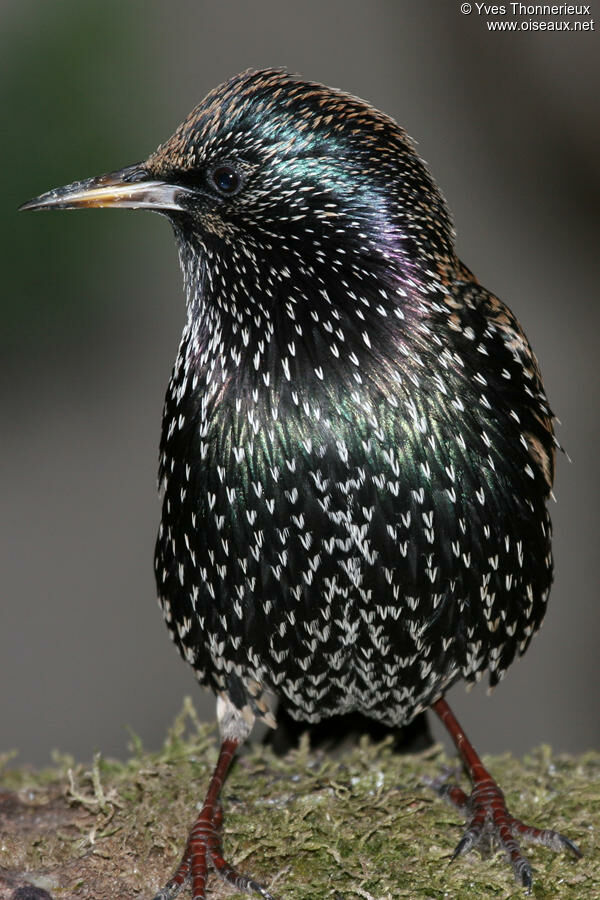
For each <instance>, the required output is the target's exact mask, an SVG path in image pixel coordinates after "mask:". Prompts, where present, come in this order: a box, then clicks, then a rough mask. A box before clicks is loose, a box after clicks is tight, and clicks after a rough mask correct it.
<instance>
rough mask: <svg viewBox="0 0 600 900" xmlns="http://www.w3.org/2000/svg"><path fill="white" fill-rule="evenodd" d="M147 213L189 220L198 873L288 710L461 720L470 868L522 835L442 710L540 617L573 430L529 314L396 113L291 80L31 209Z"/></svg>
mask: <svg viewBox="0 0 600 900" xmlns="http://www.w3.org/2000/svg"><path fill="white" fill-rule="evenodd" d="M82 207H119V208H133V209H138V208H141V209H149V210H152V211H154V212H158V213H160V214H162V215H163V216H166V217H167V219H168V220H169V221H170V224H171V226H172V229H173V232H174V235H175V239H176V243H177V247H178V251H179V259H180V264H181V269H182V273H183V281H184V287H185V298H186V321H185V326H184V328H183V334H182V337H181V343H180V345H179V350H178V353H177V358H176V361H175V364H174V367H173V370H172V375H171V378H170V381H169V385H168V389H167V394H166V399H165V403H164V409H163V417H162V437H161V444H160V462H159V489H160V496H161V498H162V514H161V521H160V526H159V531H158V538H157V543H156V552H155V573H156V582H157V590H158V596H159V602H160V606H161V608H162V611H163V614H164V618H165V621H166V624H167V627H168V630H169V633H170V636H171V638H172V640H173V641H174V643H175V645H176V647H177V649H178V650H179V653H180V654H181V656H182V657H183V659H184V660H186V661H187V662H188V663H189V665H190V666H191V667H192V669H193V670H194V673H195V675H196V677H197V680H198V682H199V683H200V684H201V685H204V686H207V687H209V688H210V689H212V691H213V692H214V694H215V695H216V712H217V719H218V723H219V729H220V741H221V743H220V752H219V756H218V761H217V763H216V766H215V769H214V772H213V774H212V777H211V779H210V782H209V785H208V789H207V793H206V797H205V800H204V804H203V806H202V808H201V811H200V813H199V815H198V817H197V819H196V821H195V823H194V825H193V826H192V829H191V831H190V834H189V838H188V841H187V844H186V845H185V850H184V853H183V856H182V859H181V863H180V864H179V866H178V868H177V869H176V871H175V872H174V874H173V875H172V877H171V878H170V879H169V880H168V881H167V883H166V884H165V886H164V887H163V888H161V889H160V890H159V891H158V893H157V894H156V898H155V900H172V898H174V897H175V896H176V895H177V894H178V892H179V891H180V890H181V888H182V887H184V886H187V885H188V884H190V885H191V888H192V894H193V896H194V898H195V900H200V898H205V897H206V885H207V881H208V879H209V876H210V875H211V874H212V873H213V872H216V873H217V874H218V875H220V876H221V877H222V878H223V879H225V881H226V882H228V883H229V884H230V885H231V886H233V887H234V888H237V889H238V890H242V891H246V892H248V893H255V894H258V895H261V896H262V897H263V898H267V900H273V897H272V894H271V893H270V892H269V891H268V890H267V888H266V887H264V886H263V885H262V884H260V883H258V882H257V881H256V880H254V879H253V878H252V877H251V876H249V875H246V874H243V873H240V872H239V871H237V869H236V868H235V867H234V866H232V865H231V864H230V863H228V862H227V861H226V859H225V856H224V851H223V847H222V839H221V826H222V820H223V810H222V806H221V802H220V794H221V789H222V786H223V782H224V780H225V778H226V775H227V773H228V771H229V769H230V766H231V763H232V760H233V758H234V756H235V753H236V751H237V749H238V748H239V746H240V744H242V742H243V741H244V740H245V739H246V738H247V737H248V735H249V734H250V731H251V729H252V727H253V725H254V723H255V722H256V721H257V720H258V721H261V722H263V723H266V724H267V725H268V726H271V727H274V726H275V724H276V721H275V708H276V707H275V703H276V702H277V703H279V704H280V706H281V708H282V709H283V710H284V711H285V714H286V715H288V716H291V718H293V719H295V720H302V721H305V722H309V723H317V722H320V721H322V720H325V719H328V718H330V717H332V716H336V715H342V714H361V715H364V716H366V717H368V718H370V719H372V720H374V721H375V722H376V723H379V724H381V725H385V726H390V727H400V726H403V725H408V724H409V723H410V722H411V721H413V720H414V719H415V717H417V716H418V715H420V714H421V713H422V712H423V711H424V710H428V709H431V710H433V711H434V712H435V713H436V714H437V715H438V716H439V718H440V719H441V721H442V722H443V723H444V724H445V726H446V728H447V730H448V732H449V734H450V736H451V738H452V740H453V741H454V744H455V745H456V748H457V750H458V753H459V755H460V757H461V759H462V762H463V764H464V766H465V769H466V771H467V773H468V775H469V776H470V779H471V782H472V785H473V789H472V793H471V794H470V796H467V794H466V793H465V792H464V791H462V789H461V788H459V787H457V786H449V785H446V784H444V785H442V786H438V792H439V793H440V794H442V795H444V796H446V797H447V798H448V799H449V800H450V801H451V802H452V803H454V805H455V806H456V807H457V808H458V809H459V810H460V811H461V812H462V814H463V815H464V817H465V819H466V826H465V831H464V834H463V837H462V838H461V840H460V842H459V843H458V846H457V847H456V850H455V851H454V856H455V857H457V856H460V855H461V854H463V853H465V852H467V851H468V850H471V849H472V848H477V847H481V846H483V845H485V844H486V842H487V843H489V842H490V841H491V842H493V843H495V844H497V845H498V846H499V847H500V848H501V849H502V850H504V853H505V855H506V857H507V859H508V860H509V862H510V864H511V865H512V869H513V872H514V875H515V878H516V879H517V881H518V882H520V883H521V884H522V885H523V886H524V887H525V888H526V889H527V890H531V886H532V868H531V865H530V863H529V861H528V860H527V858H526V856H525V855H524V854H523V852H522V849H521V844H522V843H524V842H533V843H538V844H543V845H545V846H547V847H548V848H550V849H552V850H555V851H558V850H567V851H569V852H570V853H571V854H572V855H573V856H574V857H577V858H578V857H580V856H581V852H580V850H579V848H578V847H577V846H576V844H574V843H573V842H572V841H571V840H570V839H569V838H567V837H565V836H564V835H562V834H560V833H558V832H556V831H552V830H547V829H538V828H534V827H531V826H528V825H525V824H524V823H522V822H521V821H520V820H519V819H517V818H514V817H513V816H512V814H511V813H510V812H509V810H508V808H507V805H506V801H505V799H504V795H503V793H502V791H501V789H500V787H499V785H498V784H497V783H496V782H495V780H494V779H493V777H492V775H491V774H490V773H489V772H488V771H487V769H486V768H485V767H484V765H483V763H482V761H481V759H480V757H479V756H478V754H477V752H476V751H475V749H474V747H473V745H472V744H471V743H470V741H469V740H468V738H467V736H466V734H465V732H464V731H463V728H462V726H461V725H460V723H459V722H458V720H457V719H456V717H455V716H454V714H453V712H452V710H451V708H450V706H449V704H448V702H447V700H446V699H445V695H446V692H447V691H448V689H449V688H450V687H451V686H452V685H453V684H455V683H456V682H457V681H460V680H462V681H464V682H466V683H467V684H469V683H473V682H475V681H479V680H481V678H482V677H483V676H484V675H487V678H488V681H489V685H490V687H493V686H494V685H496V684H497V683H498V682H499V681H500V679H501V678H502V677H503V676H504V674H505V672H506V671H507V669H508V668H509V667H510V665H511V663H512V662H513V661H514V659H515V658H517V657H518V656H519V655H521V654H523V653H524V652H525V651H526V649H527V647H528V645H529V643H530V641H531V639H532V637H533V635H534V633H535V632H536V631H537V630H538V628H539V626H540V624H541V622H542V619H543V618H544V614H545V611H546V606H547V600H548V595H549V590H550V586H551V582H552V572H553V560H552V548H551V522H550V518H549V514H548V508H547V507H548V500H549V498H550V497H551V496H552V487H553V479H554V465H555V456H556V451H557V449H558V447H559V445H558V442H557V439H556V437H555V435H554V425H553V423H554V416H553V413H552V411H551V409H550V406H549V402H548V399H547V397H546V393H545V390H544V386H543V382H542V377H541V374H540V368H539V365H538V362H537V359H536V357H535V355H534V353H533V351H532V349H531V346H530V344H529V342H528V340H527V338H526V336H525V334H524V332H523V329H522V327H521V325H520V324H519V322H518V320H517V318H516V317H515V315H514V314H513V313H512V312H511V310H510V309H509V308H508V306H506V305H505V304H504V303H503V302H502V301H501V300H500V299H498V298H497V297H496V296H495V295H494V294H492V293H491V292H490V291H488V290H487V289H486V288H484V287H483V286H482V285H481V284H480V282H479V281H478V280H477V278H476V277H475V275H474V274H473V273H472V272H471V271H470V270H469V269H468V268H467V267H466V266H465V265H464V264H463V263H462V262H461V261H460V259H459V258H458V256H457V253H456V248H455V232H454V225H453V223H452V219H451V215H450V212H449V210H448V207H447V204H446V202H445V200H444V198H443V196H442V193H441V192H440V190H439V188H438V187H437V185H436V183H435V181H434V179H433V177H432V175H431V174H430V172H429V169H428V167H427V166H426V164H425V163H424V162H423V161H422V160H421V159H420V157H419V156H418V154H417V152H416V150H415V147H414V144H413V142H412V140H411V139H410V138H409V137H408V135H407V134H406V133H405V131H404V130H403V129H402V128H401V127H400V126H399V125H398V124H397V123H396V122H395V121H394V120H393V119H392V118H391V117H389V116H388V115H386V114H385V113H383V112H381V111H379V110H377V109H376V108H374V107H373V106H372V105H370V104H369V103H367V102H366V101H364V100H361V99H359V98H357V97H355V96H353V95H351V94H348V93H345V92H343V91H341V90H338V89H334V88H330V87H327V86H325V85H322V84H319V83H316V82H311V81H306V80H303V79H302V78H301V77H299V76H297V75H294V74H292V73H290V72H289V71H288V70H286V69H278V68H271V69H249V70H246V71H244V72H242V73H240V74H238V75H236V76H234V77H232V78H230V79H229V80H228V81H226V82H224V83H223V84H221V85H219V86H218V87H216V88H214V89H213V90H212V91H210V92H209V93H208V95H207V96H206V97H205V99H204V100H203V101H202V102H201V103H200V104H199V105H198V106H196V107H195V108H194V109H193V111H192V112H191V113H190V114H189V115H188V116H187V118H185V120H184V121H183V122H182V124H180V125H179V127H177V129H176V130H175V132H174V133H173V135H172V136H171V137H170V138H169V139H168V140H166V141H165V142H164V143H163V144H161V145H160V146H159V147H158V149H156V150H155V151H154V152H152V153H151V154H150V156H148V157H147V158H146V159H145V160H144V161H143V162H139V163H135V164H134V165H130V166H127V167H126V168H122V169H120V170H118V171H113V172H111V173H109V174H108V175H103V176H99V177H94V178H89V179H86V180H83V181H78V182H74V183H72V184H70V185H67V186H65V187H62V188H57V189H55V190H52V191H48V192H47V193H45V194H42V195H40V196H39V197H37V198H36V199H34V200H32V201H29V202H28V203H26V204H24V205H23V207H22V208H24V209H75V208H82Z"/></svg>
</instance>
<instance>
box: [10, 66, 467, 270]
mask: <svg viewBox="0 0 600 900" xmlns="http://www.w3.org/2000/svg"><path fill="white" fill-rule="evenodd" d="M98 206H113V207H125V208H147V209H151V210H154V211H156V212H160V213H163V214H164V215H166V216H168V217H169V218H170V219H171V221H172V222H173V224H174V226H175V230H176V234H177V236H178V238H179V239H180V241H183V242H197V243H199V244H200V246H206V245H209V246H212V247H214V246H215V244H219V243H221V244H222V243H223V242H225V243H226V244H227V243H229V244H231V243H236V242H237V243H239V242H240V241H241V242H242V243H243V244H244V246H246V247H247V248H248V249H249V250H250V251H251V252H260V250H261V248H265V249H266V250H267V251H268V252H269V254H273V252H275V253H276V254H278V255H281V256H282V257H284V258H285V257H286V256H288V255H289V256H290V257H294V256H295V257H296V258H302V259H303V261H304V262H306V263H308V264H310V263H312V262H317V263H318V261H319V259H321V260H322V261H324V262H325V264H326V265H328V266H329V267H330V268H331V267H333V268H336V267H340V268H341V267H343V266H342V264H343V263H344V262H345V261H344V260H340V259H339V257H342V256H344V255H349V256H351V255H357V256H360V257H362V258H363V261H364V258H367V257H369V256H371V257H374V258H376V257H378V256H379V257H392V258H393V259H396V260H400V261H404V262H405V264H406V265H409V266H411V267H417V268H418V267H419V266H420V265H424V266H425V267H428V268H430V269H431V268H432V267H433V268H435V265H436V262H439V261H440V260H441V261H445V260H447V258H448V257H451V256H452V254H453V248H452V228H451V224H450V220H449V215H448V212H447V210H446V207H445V204H444V202H443V199H442V197H441V196H440V194H439V191H438V189H437V187H436V186H435V184H434V182H433V180H432V179H431V177H430V175H429V173H428V171H427V169H426V167H425V166H424V164H423V163H422V162H421V160H420V159H419V158H418V156H417V155H416V153H415V151H414V148H413V146H412V144H411V142H410V140H409V139H408V138H407V136H406V134H405V133H404V131H402V129H401V128H399V127H398V126H397V125H396V123H395V122H394V121H393V120H392V119H390V118H389V117H388V116H386V115H384V114H383V113H381V112H378V111H377V110H375V109H374V108H373V107H372V106H370V105H369V104H367V103H366V102H364V101H362V100H359V99H357V98H355V97H352V96H350V95H348V94H345V93H342V92H340V91H337V90H334V89H332V88H328V87H324V86H323V85H319V84H315V83H311V82H305V81H301V80H299V79H298V78H296V77H295V76H293V75H290V74H289V73H287V72H285V71H283V70H277V69H267V70H249V71H246V72H243V73H241V74H239V75H237V76H235V77H234V78H232V79H230V80H229V81H227V82H225V83H224V84H222V85H220V86H219V87H217V88H215V89H214V90H213V91H211V92H210V93H209V94H208V96H207V97H206V98H205V99H204V100H203V101H202V103H200V104H199V105H198V106H197V107H196V108H195V109H194V110H192V112H191V113H190V114H189V115H188V116H187V118H186V119H185V120H184V121H183V122H182V124H181V125H180V126H179V127H178V128H177V130H176V131H175V133H174V134H173V135H172V137H171V138H169V140H167V141H166V142H165V143H164V144H162V145H161V146H160V147H159V148H158V149H157V150H156V151H155V152H154V153H152V154H151V155H150V156H149V157H148V159H147V160H145V161H144V162H141V163H138V164H136V165H133V166H128V167H127V168H124V169H121V170H119V171H116V172H112V173H110V174H108V175H102V176H100V177H97V178H91V179H87V180H85V181H80V182H75V183H73V184H70V185H67V186H66V187H62V188H58V189H55V190H52V191H49V192H48V193H46V194H42V195H41V196H40V197H37V198H36V199H35V200H31V201H29V202H28V203H26V204H24V206H23V207H22V208H23V209H56V208H62V209H74V208H81V207H98ZM336 254H337V255H336ZM282 262H285V259H284V260H282Z"/></svg>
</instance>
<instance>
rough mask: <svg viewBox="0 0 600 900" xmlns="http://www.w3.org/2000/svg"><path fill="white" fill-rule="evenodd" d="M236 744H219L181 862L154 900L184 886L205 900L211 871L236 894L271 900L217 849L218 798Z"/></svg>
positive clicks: (220, 812) (220, 815)
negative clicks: (201, 805)
mask: <svg viewBox="0 0 600 900" xmlns="http://www.w3.org/2000/svg"><path fill="white" fill-rule="evenodd" d="M238 744H239V742H238V741H235V740H231V739H226V740H224V741H223V743H222V744H221V751H220V753H219V759H218V760H217V765H216V766H215V770H214V772H213V774H212V778H211V779H210V784H209V786H208V791H207V792H206V798H205V800H204V805H203V807H202V810H201V811H200V815H199V816H198V818H197V819H196V821H195V823H194V825H193V827H192V830H191V831H190V835H189V837H188V842H187V844H186V847H185V851H184V853H183V856H182V858H181V862H180V863H179V866H178V867H177V870H176V872H175V874H174V875H173V877H172V878H171V879H170V881H168V882H167V884H166V885H165V886H164V888H163V889H162V890H160V891H159V892H158V894H156V896H155V897H154V900H173V898H174V897H176V896H177V894H178V893H179V891H180V890H181V888H182V887H183V886H184V885H185V884H187V883H188V882H191V885H192V900H205V898H206V881H207V878H208V875H209V872H210V871H211V870H212V869H214V871H216V872H217V873H218V874H219V875H220V876H221V878H222V879H223V880H224V881H226V882H227V884H229V885H231V887H233V888H235V889H236V890H238V891H246V892H247V893H253V892H254V893H256V894H260V895H261V897H264V898H265V900H274V898H273V897H272V896H271V894H269V893H268V891H266V890H265V889H264V888H263V887H261V885H260V884H257V882H256V881H253V879H252V878H249V877H248V876H247V875H241V874H240V873H239V872H237V871H236V870H235V869H234V868H233V866H230V865H229V863H228V862H226V861H225V859H224V858H223V850H222V847H221V824H222V822H223V810H222V808H221V804H220V801H219V795H220V793H221V788H222V787H223V782H224V781H225V778H226V776H227V772H228V771H229V768H230V766H231V762H232V760H233V756H234V754H235V751H236V750H237V747H238Z"/></svg>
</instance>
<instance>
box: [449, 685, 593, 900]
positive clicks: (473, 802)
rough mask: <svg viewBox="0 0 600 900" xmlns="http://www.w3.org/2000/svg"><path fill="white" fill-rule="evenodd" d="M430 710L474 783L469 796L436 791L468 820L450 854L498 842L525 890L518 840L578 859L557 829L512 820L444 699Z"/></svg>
mask: <svg viewBox="0 0 600 900" xmlns="http://www.w3.org/2000/svg"><path fill="white" fill-rule="evenodd" d="M432 709H434V710H435V712H436V713H437V714H438V716H439V717H440V719H441V720H442V722H443V723H444V725H445V726H446V728H447V729H448V731H449V733H450V736H451V737H452V740H453V741H454V743H455V744H456V748H457V750H458V752H459V753H460V755H461V757H462V761H463V763H464V764H465V767H466V769H467V772H468V773H469V776H470V778H471V781H472V782H473V790H472V791H471V795H470V796H469V797H467V795H466V794H465V792H464V791H462V790H461V789H460V788H459V787H457V786H456V785H442V786H441V787H438V789H437V790H438V793H439V794H440V795H441V796H442V797H446V798H447V799H448V800H450V802H451V803H452V804H453V805H454V806H456V807H457V808H458V809H459V810H460V811H461V812H462V813H464V815H465V816H466V819H467V827H466V830H465V833H464V835H463V837H462V838H461V840H460V841H459V842H458V845H457V847H456V849H455V851H454V853H453V855H452V859H456V857H457V856H460V855H461V854H463V853H467V852H468V851H469V850H471V849H472V848H473V847H476V846H477V845H479V844H483V845H484V846H485V844H486V842H487V843H488V844H489V843H491V844H494V843H497V844H499V845H500V846H501V847H502V848H503V850H504V851H505V852H506V855H507V857H508V859H509V861H510V863H511V865H512V867H513V871H514V873H515V878H516V879H517V881H520V882H521V884H522V885H523V887H525V888H527V890H528V892H529V891H530V889H531V884H532V874H531V866H530V865H529V863H528V861H527V860H526V859H525V857H524V856H523V855H522V854H521V848H520V846H519V840H521V841H525V842H527V843H530V844H543V845H544V846H545V847H549V848H550V849H551V850H557V851H558V850H569V851H570V852H571V853H572V854H573V855H574V856H575V857H577V859H579V858H580V857H581V856H582V853H581V851H580V850H579V848H578V847H577V846H576V845H575V844H574V843H573V841H571V840H569V838H567V837H565V836H564V835H563V834H560V833H559V832H558V831H549V830H548V829H540V828H532V827H531V826H529V825H524V824H523V822H521V821H520V820H519V819H514V818H513V817H512V816H511V815H510V813H509V812H508V809H507V808H506V803H505V800H504V794H503V793H502V791H501V790H500V788H499V787H498V785H497V784H496V782H495V781H494V779H493V778H492V776H491V775H490V773H489V772H488V771H487V769H486V768H485V767H484V765H483V763H482V762H481V760H480V758H479V756H478V755H477V753H476V752H475V750H474V748H473V746H472V745H471V743H470V741H469V739H468V738H467V736H466V735H465V733H464V731H463V730H462V728H461V726H460V724H459V723H458V721H457V719H456V718H455V716H454V714H453V712H452V710H451V709H450V707H449V706H448V704H447V703H446V701H445V700H438V701H437V703H434V704H433V706H432Z"/></svg>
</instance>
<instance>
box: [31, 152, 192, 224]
mask: <svg viewBox="0 0 600 900" xmlns="http://www.w3.org/2000/svg"><path fill="white" fill-rule="evenodd" d="M191 193H192V191H191V189H190V188H186V187H184V186H182V185H177V184H169V183H168V182H165V181H157V180H155V179H153V177H152V175H151V174H150V173H149V172H148V171H146V169H144V167H143V165H141V164H139V163H138V164H137V165H133V166H128V167H127V168H125V169H119V170H118V171H117V172H109V173H108V175H99V176H98V177H96V178H87V179H85V180H84V181H74V182H73V184H67V185H66V186H65V187H60V188H55V189H54V190H52V191H47V192H46V193H45V194H40V196H39V197H35V198H34V199H33V200H28V201H27V203H23V205H22V206H20V207H19V209H83V208H85V207H94V206H117V207H120V208H121V209H153V210H155V211H156V212H162V211H166V210H175V211H181V210H183V209H184V206H182V205H181V200H182V199H183V198H184V197H185V195H189V194H191Z"/></svg>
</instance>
